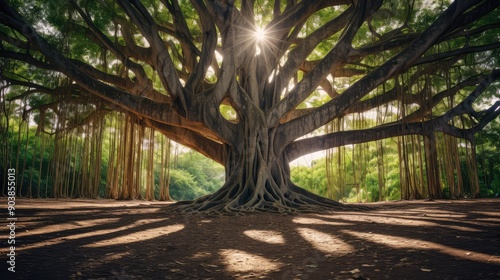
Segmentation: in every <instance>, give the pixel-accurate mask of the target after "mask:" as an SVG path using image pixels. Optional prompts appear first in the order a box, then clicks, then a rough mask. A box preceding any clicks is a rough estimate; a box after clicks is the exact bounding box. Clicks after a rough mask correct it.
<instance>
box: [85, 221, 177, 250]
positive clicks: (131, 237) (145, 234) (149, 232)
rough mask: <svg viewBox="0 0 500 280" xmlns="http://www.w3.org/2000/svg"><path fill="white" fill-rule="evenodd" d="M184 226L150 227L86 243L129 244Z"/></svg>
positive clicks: (97, 245)
mask: <svg viewBox="0 0 500 280" xmlns="http://www.w3.org/2000/svg"><path fill="white" fill-rule="evenodd" d="M183 228H184V225H169V226H164V227H157V228H150V229H146V230H141V231H138V232H134V233H131V234H127V235H125V236H118V237H114V238H110V239H106V240H101V241H99V242H96V243H92V244H88V245H85V247H103V246H108V245H110V244H117V243H119V244H127V243H133V242H143V241H146V240H148V239H152V238H156V237H158V236H162V235H168V234H170V233H173V232H177V231H180V230H182V229H183Z"/></svg>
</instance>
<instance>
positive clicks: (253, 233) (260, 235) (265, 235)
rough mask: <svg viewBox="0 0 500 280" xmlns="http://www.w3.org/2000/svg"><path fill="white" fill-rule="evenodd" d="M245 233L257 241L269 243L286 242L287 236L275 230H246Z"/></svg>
mask: <svg viewBox="0 0 500 280" xmlns="http://www.w3.org/2000/svg"><path fill="white" fill-rule="evenodd" d="M243 234H245V235H246V236H248V237H250V238H252V239H255V240H257V241H261V242H265V243H269V244H285V238H283V236H282V235H281V233H279V232H277V231H274V230H245V231H244V232H243Z"/></svg>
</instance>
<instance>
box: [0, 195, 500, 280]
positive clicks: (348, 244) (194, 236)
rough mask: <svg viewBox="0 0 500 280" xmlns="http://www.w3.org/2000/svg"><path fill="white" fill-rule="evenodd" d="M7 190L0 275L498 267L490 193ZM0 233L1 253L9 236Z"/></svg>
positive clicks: (488, 274)
mask: <svg viewBox="0 0 500 280" xmlns="http://www.w3.org/2000/svg"><path fill="white" fill-rule="evenodd" d="M1 201H2V202H1V203H2V204H3V205H6V204H7V202H6V199H5V198H3V199H1ZM16 202H17V204H16V206H17V207H16V215H17V217H18V220H17V221H16V272H15V275H14V273H11V272H9V271H7V268H8V264H6V262H5V261H2V263H3V264H2V268H1V271H0V279H48V278H40V277H41V276H45V277H50V278H51V279H500V200H498V199H484V200H462V201H433V202H427V201H416V202H415V201H412V202H406V201H403V202H385V203H376V204H367V205H366V206H367V207H368V209H369V210H364V211H361V212H358V211H342V212H335V213H331V214H304V215H295V216H294V215H277V214H254V215H246V216H183V215H173V214H171V213H169V209H170V208H169V205H168V204H166V203H160V202H145V201H114V200H55V199H49V200H35V199H18V200H17V201H16ZM3 232H5V231H3ZM4 236H6V235H4ZM1 244H2V246H1V250H0V253H1V255H2V256H4V257H3V259H4V260H5V259H6V258H7V257H6V254H7V253H8V252H7V248H8V246H10V245H8V244H7V239H6V238H3V240H1ZM5 276H7V277H5ZM12 276H15V277H12Z"/></svg>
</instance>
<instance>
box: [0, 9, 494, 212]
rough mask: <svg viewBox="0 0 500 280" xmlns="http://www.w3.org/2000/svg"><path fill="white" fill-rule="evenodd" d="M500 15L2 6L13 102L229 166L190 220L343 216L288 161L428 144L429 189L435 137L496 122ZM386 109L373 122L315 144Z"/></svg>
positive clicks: (4, 60)
mask: <svg viewBox="0 0 500 280" xmlns="http://www.w3.org/2000/svg"><path fill="white" fill-rule="evenodd" d="M499 5H500V3H499V1H495V0H471V1H458V0H457V1H454V2H450V1H420V0H407V1H382V0H376V1H369V0H350V1H345V0H329V1H326V0H325V1H280V0H276V1H266V0H262V1H257V0H256V1H251V0H248V1H246V0H241V1H234V0H229V1H217V0H207V1H203V0H191V1H187V0H161V1H152V0H143V1H138V0H130V1H96V0H86V1H83V0H82V1H79V0H70V1H14V0H12V1H7V0H0V8H1V9H0V10H1V12H0V40H1V45H0V50H1V52H0V64H1V68H2V70H1V72H0V78H1V79H2V81H3V84H2V87H8V88H9V89H10V91H9V94H8V95H7V96H6V97H2V98H8V99H9V100H11V101H12V100H21V99H25V98H28V99H30V108H29V110H31V111H38V112H40V119H39V121H38V124H39V126H41V127H42V128H41V129H43V127H44V126H49V125H51V124H49V123H46V121H45V120H44V116H46V114H47V113H51V114H56V115H58V114H61V112H62V111H63V110H64V106H61V104H65V106H66V105H67V104H82V106H83V107H84V108H86V110H80V111H79V112H78V113H76V112H68V115H69V116H70V118H68V121H67V123H65V124H64V126H74V125H77V124H79V123H82V122H84V121H85V119H86V118H87V117H89V116H91V115H92V114H97V113H98V112H101V111H103V110H115V111H122V112H128V113H130V114H133V115H134V116H135V117H136V118H138V120H140V123H141V124H142V125H145V126H149V127H152V128H154V129H156V130H158V131H161V132H162V133H163V134H164V135H165V136H167V137H168V138H170V139H172V140H175V141H177V142H179V143H181V144H183V145H185V146H187V147H190V148H192V149H194V150H196V151H198V152H200V153H202V154H203V155H205V156H207V157H209V158H211V159H213V160H215V161H217V162H219V163H221V164H222V165H224V167H225V170H226V183H225V184H224V186H223V187H222V188H220V189H219V190H217V191H216V192H214V193H213V194H212V195H208V196H205V197H202V198H200V199H198V200H195V201H194V202H191V203H190V204H188V205H185V206H184V210H185V211H203V210H207V211H216V212H220V211H255V210H262V211H279V212H282V211H291V212H293V211H310V210H317V209H320V208H325V207H334V206H338V205H339V204H337V203H335V202H334V201H332V200H329V199H325V198H323V197H320V196H317V195H314V194H312V193H310V192H308V191H305V190H304V189H302V188H300V187H298V186H296V185H295V184H294V183H292V181H291V180H290V168H289V162H290V161H292V160H293V159H296V158H298V157H300V156H302V155H306V154H309V153H312V152H315V151H320V150H326V149H330V148H334V147H339V146H345V145H350V144H357V143H365V142H369V141H376V140H381V139H386V138H390V137H396V136H404V135H420V136H423V137H424V138H423V139H424V144H425V145H424V146H425V157H426V159H425V165H426V169H427V173H426V177H427V181H428V184H429V185H430V186H431V185H435V184H434V183H433V181H437V180H438V175H437V173H436V172H435V170H436V169H437V168H438V167H437V165H435V161H436V160H437V159H436V157H437V153H436V152H435V150H436V141H435V133H444V134H446V135H448V136H451V137H454V138H463V139H466V140H468V141H470V142H473V141H474V134H476V133H477V132H479V131H481V130H482V129H483V128H484V127H485V126H486V125H487V124H488V123H489V122H491V121H492V120H494V119H495V118H496V117H497V116H498V114H499V113H500V109H499V106H500V101H498V96H499V90H498V81H497V80H498V78H499V77H500V69H499V61H498V59H499V57H500V56H499V49H498V48H499V47H500V43H499V41H500V40H499V35H498V34H499V32H498V31H499V27H500V23H499V21H498V18H499V13H500V10H499V8H498V6H499ZM380 108H384V112H385V115H386V117H384V118H380V119H377V121H376V122H371V124H370V125H365V126H363V127H359V126H358V127H356V126H351V128H350V129H347V130H344V129H333V130H327V132H326V133H319V134H318V133H313V132H315V131H317V130H318V129H321V128H323V127H324V126H325V125H329V124H331V123H332V122H336V121H337V122H338V121H339V120H341V119H343V118H349V117H350V116H354V115H356V114H361V113H364V114H367V115H368V116H369V115H370V112H375V111H377V110H380ZM82 111H84V112H85V113H82ZM72 114H73V115H72ZM338 128H340V126H339V127H338ZM429 188H430V190H429V196H430V197H439V196H440V193H439V190H438V189H437V188H436V187H429Z"/></svg>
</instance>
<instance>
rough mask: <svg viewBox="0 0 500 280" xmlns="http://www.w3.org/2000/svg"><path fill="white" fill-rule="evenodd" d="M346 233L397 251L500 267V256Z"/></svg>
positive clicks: (412, 240) (393, 238)
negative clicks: (422, 251) (422, 253)
mask: <svg viewBox="0 0 500 280" xmlns="http://www.w3.org/2000/svg"><path fill="white" fill-rule="evenodd" d="M344 232H345V233H347V234H350V235H353V236H354V237H357V238H361V239H364V240H367V241H370V242H374V243H378V244H382V245H385V246H389V247H392V248H395V249H401V248H405V249H415V250H429V251H434V252H439V253H444V254H447V255H450V257H455V258H462V259H467V260H471V261H479V262H481V261H486V262H488V263H492V264H498V265H500V256H498V255H491V254H483V253H480V252H475V251H473V250H461V249H457V248H453V247H450V246H445V245H442V244H438V243H434V242H428V241H425V240H422V239H410V238H407V237H405V238H403V237H399V236H393V235H383V234H376V233H372V232H369V233H364V232H354V231H344ZM456 238H457V239H460V236H457V237H456Z"/></svg>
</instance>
